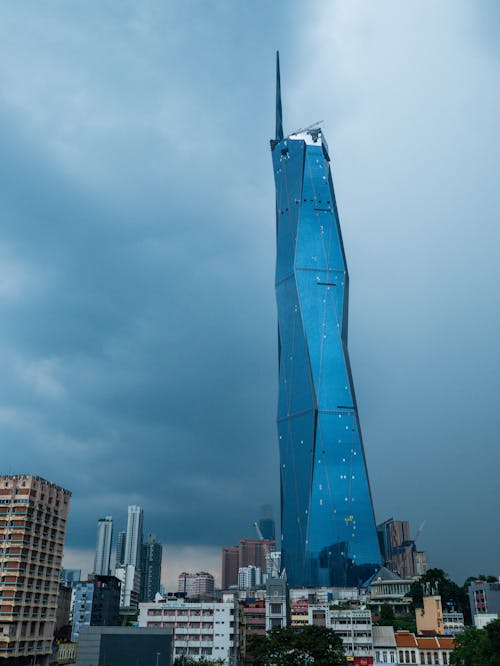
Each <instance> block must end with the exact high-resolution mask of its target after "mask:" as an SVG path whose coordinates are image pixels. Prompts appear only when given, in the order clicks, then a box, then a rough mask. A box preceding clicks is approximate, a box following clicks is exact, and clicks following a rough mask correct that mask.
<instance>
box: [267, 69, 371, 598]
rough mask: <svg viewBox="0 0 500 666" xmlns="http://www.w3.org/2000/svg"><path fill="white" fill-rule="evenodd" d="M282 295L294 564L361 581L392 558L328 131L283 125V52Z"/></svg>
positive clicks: (285, 466)
mask: <svg viewBox="0 0 500 666" xmlns="http://www.w3.org/2000/svg"><path fill="white" fill-rule="evenodd" d="M271 150H272V158H273V169H274V177H275V183H276V235H277V261H276V300H277V306H278V338H279V343H278V344H279V401H278V436H279V448H280V466H281V502H282V504H281V530H282V563H283V566H284V567H285V568H286V572H287V578H288V582H289V584H290V586H291V587H299V586H318V585H327V586H330V585H335V586H344V585H357V584H359V583H361V582H362V581H364V580H366V579H367V578H368V577H369V576H370V575H371V574H372V573H373V572H374V571H375V569H376V568H377V567H378V566H379V564H380V552H379V547H378V541H377V533H376V529H375V519H374V513H373V505H372V499H371V493H370V486H369V482H368V474H367V470H366V464H365V457H364V451H363V443H362V439H361V430H360V424H359V418H358V409H357V405H356V399H355V395H354V386H353V381H352V375H351V367H350V363H349V356H348V352H347V316H348V287H349V276H348V273H347V265H346V259H345V254H344V247H343V243H342V235H341V231H340V223H339V216H338V211H337V206H336V202H335V193H334V189H333V181H332V175H331V171H330V155H329V151H328V146H327V143H326V140H325V137H324V135H323V132H322V130H321V129H320V128H319V127H317V126H313V127H310V128H306V129H304V130H298V131H297V132H293V133H292V134H290V135H288V136H285V135H284V133H283V122H282V108H281V89H280V74H279V60H278V61H277V90H276V138H275V139H274V140H272V141H271Z"/></svg>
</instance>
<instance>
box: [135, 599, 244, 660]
mask: <svg viewBox="0 0 500 666" xmlns="http://www.w3.org/2000/svg"><path fill="white" fill-rule="evenodd" d="M139 627H150V628H155V629H160V628H165V627H166V628H171V629H172V631H173V636H174V658H178V657H182V656H183V655H185V656H188V657H190V658H192V659H195V660H196V661H197V660H198V659H200V658H202V657H204V658H205V659H208V660H211V659H213V660H217V659H222V661H223V663H224V665H225V666H236V664H238V659H239V652H240V646H241V627H240V606H239V603H238V600H237V598H236V597H235V596H234V595H232V594H227V595H224V596H223V601H222V602H189V601H185V600H183V599H178V600H176V601H157V602H151V603H142V604H140V605H139Z"/></svg>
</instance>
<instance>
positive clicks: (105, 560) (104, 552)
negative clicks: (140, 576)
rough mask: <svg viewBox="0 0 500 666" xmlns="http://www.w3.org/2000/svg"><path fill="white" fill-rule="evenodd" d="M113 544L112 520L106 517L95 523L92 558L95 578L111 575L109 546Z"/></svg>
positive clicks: (110, 517)
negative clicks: (95, 533) (95, 534)
mask: <svg viewBox="0 0 500 666" xmlns="http://www.w3.org/2000/svg"><path fill="white" fill-rule="evenodd" d="M112 543H113V518H112V516H106V517H105V518H99V520H98V522H97V539H96V549H95V557H94V573H95V574H96V575H97V576H109V575H110V574H111V546H112Z"/></svg>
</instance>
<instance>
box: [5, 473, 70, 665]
mask: <svg viewBox="0 0 500 666" xmlns="http://www.w3.org/2000/svg"><path fill="white" fill-rule="evenodd" d="M70 497H71V493H70V492H69V491H68V490H65V489H64V488H61V487H59V486H57V485H56V484H55V483H51V482H50V481H46V480H45V479H42V478H40V477H39V476H32V475H29V474H21V475H16V476H0V664H1V663H2V661H3V660H4V659H8V660H9V661H8V663H9V666H10V665H11V664H12V666H14V665H19V666H24V665H25V664H28V663H29V664H31V663H35V664H37V665H39V666H46V665H48V663H49V656H50V654H51V651H52V637H53V634H54V626H55V622H56V611H57V598H58V594H59V577H60V573H61V563H62V557H63V546H64V537H65V534H66V520H67V517H68V509H69V502H70Z"/></svg>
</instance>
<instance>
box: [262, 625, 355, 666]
mask: <svg viewBox="0 0 500 666" xmlns="http://www.w3.org/2000/svg"><path fill="white" fill-rule="evenodd" d="M249 652H250V653H251V654H252V655H253V657H254V658H255V664H256V665H257V666H270V665H271V664H272V666H304V664H315V666H336V665H338V664H339V665H340V664H344V661H345V658H344V648H343V645H342V639H341V638H340V637H339V636H337V634H336V633H335V632H334V631H333V630H332V629H327V628H326V627H316V626H311V625H308V626H306V627H303V628H302V629H300V630H298V631H295V630H294V629H292V628H290V627H287V628H285V629H282V628H278V627H276V628H274V629H271V631H270V632H269V633H268V634H267V635H266V636H256V637H253V638H252V640H251V641H250V644H249Z"/></svg>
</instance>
